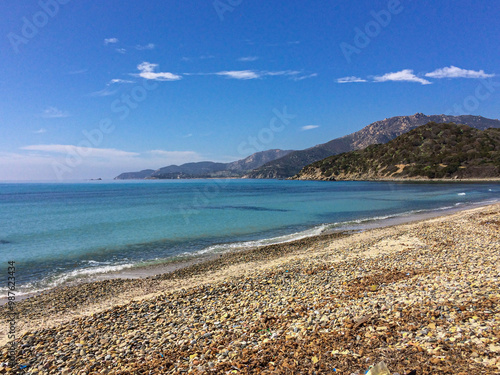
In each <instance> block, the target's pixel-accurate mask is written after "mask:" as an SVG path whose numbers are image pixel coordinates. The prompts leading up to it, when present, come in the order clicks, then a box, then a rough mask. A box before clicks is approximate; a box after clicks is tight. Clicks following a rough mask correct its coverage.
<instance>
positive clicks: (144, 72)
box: [134, 61, 182, 81]
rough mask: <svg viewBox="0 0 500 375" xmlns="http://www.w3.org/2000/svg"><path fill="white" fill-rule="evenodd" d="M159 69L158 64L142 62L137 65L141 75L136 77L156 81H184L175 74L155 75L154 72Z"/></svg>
mask: <svg viewBox="0 0 500 375" xmlns="http://www.w3.org/2000/svg"><path fill="white" fill-rule="evenodd" d="M157 67H158V64H151V63H149V62H146V61H145V62H142V63H140V64H139V65H137V69H139V71H140V73H139V74H134V75H135V76H138V77H142V78H145V79H151V80H155V81H178V80H180V79H182V76H180V75H177V74H173V73H168V72H160V73H155V72H154V70H155V69H156V68H157Z"/></svg>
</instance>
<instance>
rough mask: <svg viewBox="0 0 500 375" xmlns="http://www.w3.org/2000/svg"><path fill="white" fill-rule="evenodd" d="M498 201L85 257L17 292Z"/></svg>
mask: <svg viewBox="0 0 500 375" xmlns="http://www.w3.org/2000/svg"><path fill="white" fill-rule="evenodd" d="M499 201H500V199H497V198H495V199H489V200H485V201H480V202H458V203H455V204H454V205H453V206H442V207H438V208H434V209H421V210H410V211H406V212H401V213H395V214H388V215H383V216H372V217H365V218H361V219H355V220H346V221H342V222H335V223H324V224H321V225H317V226H314V227H312V228H310V229H307V230H304V231H299V232H295V233H291V234H287V235H282V236H276V237H271V238H262V239H258V240H252V241H242V242H230V243H221V244H216V245H211V246H207V247H205V248H203V249H201V250H198V251H195V252H185V253H182V254H179V255H176V256H174V257H169V258H164V259H158V258H157V259H152V260H149V261H139V262H135V263H124V264H112V263H111V262H97V261H94V260H87V261H86V263H87V265H88V266H87V267H84V268H79V269H75V270H72V271H68V272H63V273H61V274H58V275H51V276H49V277H46V278H44V279H42V280H41V281H38V282H35V283H27V284H25V285H21V286H19V287H18V290H17V292H16V295H18V296H23V295H31V294H36V293H40V292H43V291H46V290H49V289H52V288H55V287H59V286H62V285H64V284H69V283H72V282H78V281H81V280H83V281H85V279H86V278H88V277H90V276H96V275H105V274H107V273H116V277H120V273H119V271H123V270H126V269H130V268H141V267H147V266H151V265H161V264H166V263H170V262H172V261H173V260H176V259H177V260H178V259H182V258H197V257H200V256H206V255H210V254H223V253H228V252H235V251H239V250H245V249H251V248H258V247H263V246H268V245H275V244H281V243H287V242H293V241H297V240H300V239H304V238H309V237H314V236H318V235H320V234H323V233H325V232H332V231H342V230H349V229H352V227H353V226H357V228H358V229H362V228H363V225H365V224H369V223H376V222H383V221H386V220H390V219H397V218H403V217H412V216H415V215H419V214H426V213H432V212H440V211H445V210H453V209H457V207H458V206H461V205H465V207H464V208H466V207H471V206H481V205H488V204H494V203H498V202H499ZM461 209H463V208H461ZM6 297H7V294H0V299H5V298H6Z"/></svg>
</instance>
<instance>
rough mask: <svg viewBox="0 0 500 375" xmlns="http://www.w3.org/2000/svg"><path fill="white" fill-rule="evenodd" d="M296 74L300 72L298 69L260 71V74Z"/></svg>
mask: <svg viewBox="0 0 500 375" xmlns="http://www.w3.org/2000/svg"><path fill="white" fill-rule="evenodd" d="M297 74H300V71H298V70H278V71H276V72H268V71H264V72H262V75H265V76H271V77H273V76H296V75H297Z"/></svg>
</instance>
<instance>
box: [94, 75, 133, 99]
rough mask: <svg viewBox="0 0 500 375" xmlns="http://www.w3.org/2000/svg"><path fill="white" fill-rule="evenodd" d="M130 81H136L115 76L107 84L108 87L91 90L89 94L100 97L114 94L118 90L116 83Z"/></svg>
mask: <svg viewBox="0 0 500 375" xmlns="http://www.w3.org/2000/svg"><path fill="white" fill-rule="evenodd" d="M128 83H135V82H134V81H131V80H128V79H121V78H114V79H112V80H111V81H109V82H108V83H107V84H106V87H105V88H104V89H102V90H99V91H94V92H91V93H90V94H89V96H99V97H104V96H112V95H115V94H116V93H117V92H118V90H117V88H116V85H121V84H128ZM113 87H115V88H113Z"/></svg>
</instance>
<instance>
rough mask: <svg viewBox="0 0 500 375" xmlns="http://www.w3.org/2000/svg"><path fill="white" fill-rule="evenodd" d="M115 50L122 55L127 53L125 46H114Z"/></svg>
mask: <svg viewBox="0 0 500 375" xmlns="http://www.w3.org/2000/svg"><path fill="white" fill-rule="evenodd" d="M115 51H116V52H118V53H121V54H122V55H124V54H125V53H127V50H126V49H125V48H116V49H115Z"/></svg>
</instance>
